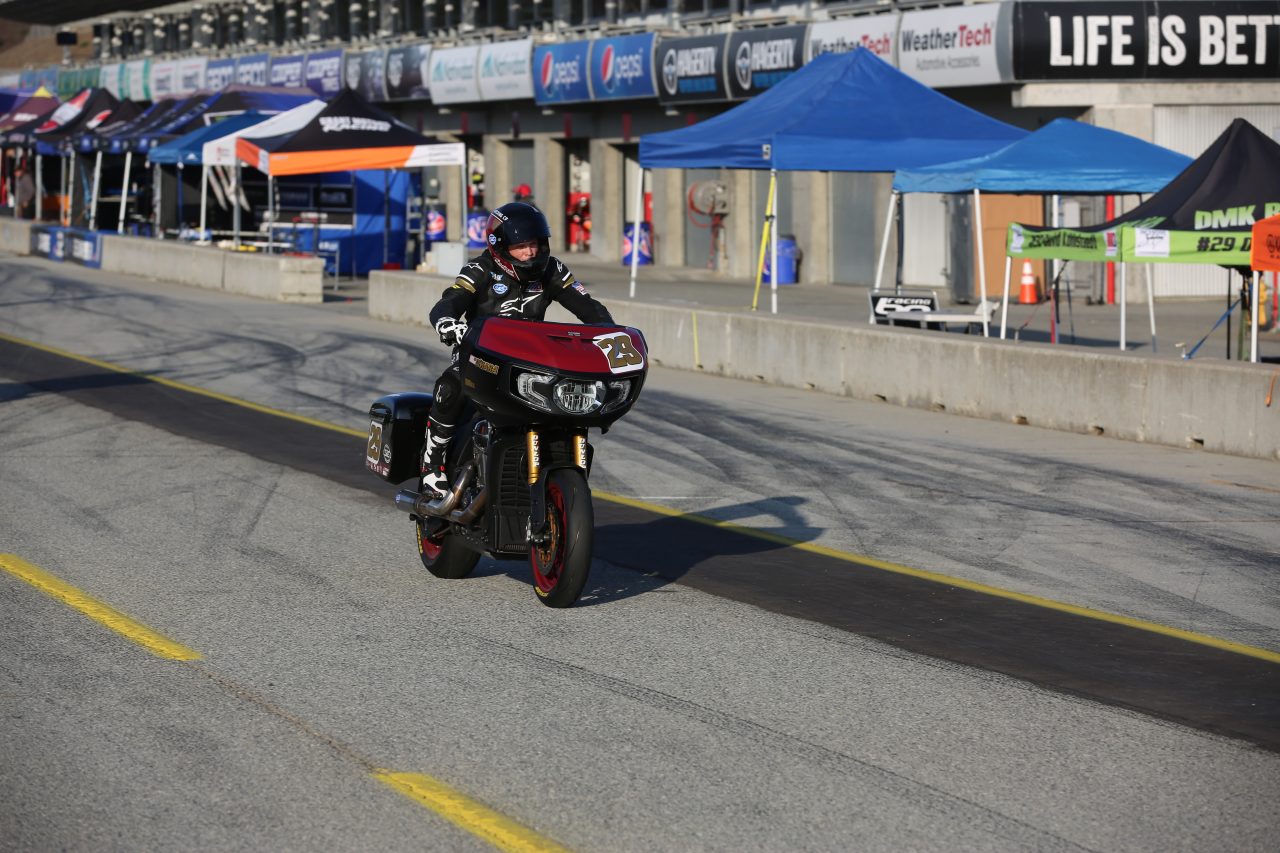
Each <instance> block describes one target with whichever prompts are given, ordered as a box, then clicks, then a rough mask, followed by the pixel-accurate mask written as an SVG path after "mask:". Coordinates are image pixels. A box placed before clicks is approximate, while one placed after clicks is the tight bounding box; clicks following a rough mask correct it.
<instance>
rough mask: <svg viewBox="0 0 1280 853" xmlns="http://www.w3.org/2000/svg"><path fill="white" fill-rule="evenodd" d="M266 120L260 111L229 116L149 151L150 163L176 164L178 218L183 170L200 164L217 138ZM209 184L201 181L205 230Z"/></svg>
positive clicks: (202, 219) (202, 229)
mask: <svg viewBox="0 0 1280 853" xmlns="http://www.w3.org/2000/svg"><path fill="white" fill-rule="evenodd" d="M266 118H267V115H266V114H265V113H260V112H258V111H257V110H249V111H247V112H243V113H240V114H239V115H233V116H228V117H227V118H224V119H222V120H221V121H215V122H214V123H213V124H207V125H203V126H201V127H197V128H196V129H195V130H193V131H191V132H189V133H184V134H183V135H182V136H179V137H177V138H176V139H172V140H170V141H168V142H165V143H162V144H160V145H157V146H156V147H154V148H152V149H151V150H150V151H148V152H147V162H149V163H160V164H164V165H177V167H178V181H177V184H178V211H179V219H181V211H182V170H183V168H184V167H185V166H186V165H188V164H201V163H203V162H204V144H205V143H206V142H210V141H212V140H214V139H220V138H221V137H223V136H226V135H227V134H228V133H235V132H236V131H238V130H244V129H245V128H246V127H252V126H253V125H255V124H259V123H261V122H262V121H264V120H265V119H266ZM207 187H208V182H207V181H205V180H203V176H202V179H201V182H200V210H201V226H200V230H201V231H204V225H203V222H204V215H203V214H204V206H205V202H206V200H207V199H206V197H205V193H206V189H207Z"/></svg>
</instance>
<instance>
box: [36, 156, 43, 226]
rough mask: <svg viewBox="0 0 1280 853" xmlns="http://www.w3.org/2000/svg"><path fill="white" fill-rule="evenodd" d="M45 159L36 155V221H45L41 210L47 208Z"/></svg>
mask: <svg viewBox="0 0 1280 853" xmlns="http://www.w3.org/2000/svg"><path fill="white" fill-rule="evenodd" d="M44 172H45V159H44V158H42V156H40V155H38V154H37V155H36V215H35V219H36V222H44V216H42V214H41V211H44V209H45V175H44Z"/></svg>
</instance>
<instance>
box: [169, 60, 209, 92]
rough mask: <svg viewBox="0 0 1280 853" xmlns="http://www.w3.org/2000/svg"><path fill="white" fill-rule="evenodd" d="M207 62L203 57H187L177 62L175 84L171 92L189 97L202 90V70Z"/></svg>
mask: <svg viewBox="0 0 1280 853" xmlns="http://www.w3.org/2000/svg"><path fill="white" fill-rule="evenodd" d="M208 63H209V60H208V59H206V58H205V57H203V56H188V57H185V58H183V59H179V60H178V73H177V78H178V79H177V82H176V83H175V84H174V87H173V91H174V92H175V93H177V94H179V95H190V94H191V93H192V92H196V91H199V90H200V89H203V88H204V68H205V66H206V65H207V64H208Z"/></svg>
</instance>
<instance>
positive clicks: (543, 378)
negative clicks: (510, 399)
mask: <svg viewBox="0 0 1280 853" xmlns="http://www.w3.org/2000/svg"><path fill="white" fill-rule="evenodd" d="M554 381H555V377H552V376H547V375H546V374H545V373H531V372H530V371H527V370H524V371H521V372H520V373H517V374H516V394H518V395H519V396H520V397H521V399H523V400H524V401H525V402H527V403H528V404H529V405H531V406H533V407H534V408H535V409H541V410H542V411H544V412H554V411H555V409H554V408H552V406H551V383H552V382H554Z"/></svg>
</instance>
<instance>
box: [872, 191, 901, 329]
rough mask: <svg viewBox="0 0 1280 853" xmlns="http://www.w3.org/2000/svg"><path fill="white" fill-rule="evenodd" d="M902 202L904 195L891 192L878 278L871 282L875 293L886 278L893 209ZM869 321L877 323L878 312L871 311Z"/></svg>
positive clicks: (885, 219) (877, 264) (878, 265)
mask: <svg viewBox="0 0 1280 853" xmlns="http://www.w3.org/2000/svg"><path fill="white" fill-rule="evenodd" d="M901 202H902V196H901V195H899V194H898V193H896V192H890V193H889V204H888V206H887V207H886V209H885V212H884V237H883V238H881V240H880V260H879V261H877V262H876V280H875V281H874V282H872V284H871V292H872V293H875V292H876V291H878V290H879V289H880V282H881V281H883V280H884V261H885V258H886V257H888V255H889V229H890V228H891V227H893V211H894V208H896V207H897V206H898V205H899V204H901ZM867 322H868V323H871V324H872V325H875V322H876V314H875V311H871V312H870V313H869V314H868V315H867Z"/></svg>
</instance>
